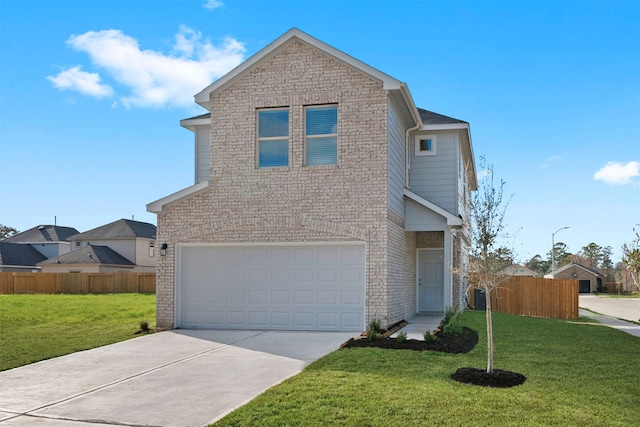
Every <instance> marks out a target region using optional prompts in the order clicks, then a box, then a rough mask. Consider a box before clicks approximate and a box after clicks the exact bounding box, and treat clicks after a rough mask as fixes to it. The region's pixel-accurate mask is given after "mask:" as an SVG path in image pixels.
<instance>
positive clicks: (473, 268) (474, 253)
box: [469, 158, 511, 373]
mask: <svg viewBox="0 0 640 427" xmlns="http://www.w3.org/2000/svg"><path fill="white" fill-rule="evenodd" d="M480 166H481V171H482V178H481V179H480V181H479V182H478V191H476V192H475V193H474V195H473V197H472V200H471V233H472V245H471V259H470V262H469V273H470V274H471V277H472V280H473V285H474V286H475V287H476V288H478V289H481V290H483V291H484V292H485V297H486V300H487V308H486V317H487V319H486V320H487V372H490V373H491V372H493V353H494V345H493V318H492V307H491V298H492V294H493V291H494V290H495V289H496V288H498V287H499V286H500V285H501V284H502V283H504V282H505V281H506V280H507V279H508V276H506V275H505V274H502V273H501V272H500V270H501V269H502V267H503V265H502V263H501V262H500V261H499V259H497V258H496V257H495V256H492V251H493V248H494V247H495V246H496V244H497V243H498V240H499V238H501V237H502V232H503V230H504V226H505V224H504V216H505V213H506V209H507V206H508V205H509V202H510V200H511V197H509V199H508V200H504V199H503V189H504V184H505V182H504V181H502V180H500V183H499V185H498V186H496V185H495V183H494V177H493V166H492V165H486V164H485V159H484V158H481V164H480Z"/></svg>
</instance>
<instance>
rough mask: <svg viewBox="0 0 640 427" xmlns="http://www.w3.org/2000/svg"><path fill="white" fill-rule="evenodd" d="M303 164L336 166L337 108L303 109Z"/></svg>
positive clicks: (314, 107)
mask: <svg viewBox="0 0 640 427" xmlns="http://www.w3.org/2000/svg"><path fill="white" fill-rule="evenodd" d="M304 123H305V157H306V158H305V164H306V165H308V166H312V165H336V164H338V107H337V106H336V105H323V106H319V107H317V106H313V107H305V121H304Z"/></svg>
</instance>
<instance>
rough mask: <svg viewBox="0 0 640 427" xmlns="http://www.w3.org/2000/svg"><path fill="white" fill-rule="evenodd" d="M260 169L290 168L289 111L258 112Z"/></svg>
mask: <svg viewBox="0 0 640 427" xmlns="http://www.w3.org/2000/svg"><path fill="white" fill-rule="evenodd" d="M257 152H258V153H257V162H258V167H259V168H272V167H279V166H289V110H288V109H287V108H270V109H264V110H258V149H257Z"/></svg>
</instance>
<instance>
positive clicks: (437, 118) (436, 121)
mask: <svg viewBox="0 0 640 427" xmlns="http://www.w3.org/2000/svg"><path fill="white" fill-rule="evenodd" d="M418 112H419V113H420V118H421V119H422V123H423V124H425V125H448V124H454V123H467V122H465V121H463V120H458V119H454V118H453V117H448V116H443V115H442V114H438V113H434V112H433V111H428V110H424V109H422V108H418Z"/></svg>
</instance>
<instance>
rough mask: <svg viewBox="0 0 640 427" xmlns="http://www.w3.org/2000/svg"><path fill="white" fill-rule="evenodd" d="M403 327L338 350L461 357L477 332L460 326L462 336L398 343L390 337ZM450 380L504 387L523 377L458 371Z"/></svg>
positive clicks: (356, 340)
mask: <svg viewBox="0 0 640 427" xmlns="http://www.w3.org/2000/svg"><path fill="white" fill-rule="evenodd" d="M405 325H407V322H406V321H402V322H399V323H397V324H395V325H393V326H392V327H391V328H389V329H387V330H385V331H380V333H379V334H378V337H377V338H376V339H375V340H369V339H368V338H367V337H366V335H365V334H364V333H363V335H362V336H360V337H357V338H351V339H350V340H349V341H347V342H345V343H344V344H342V345H341V346H340V348H383V349H390V350H414V351H438V352H441V353H452V354H464V353H468V352H470V351H471V350H473V348H474V347H475V346H476V344H477V343H478V333H477V332H476V331H474V330H473V329H470V328H467V327H466V326H463V327H462V333H461V334H460V335H458V336H447V335H444V334H443V333H442V332H440V331H438V332H436V334H435V337H436V339H435V341H432V342H425V341H422V340H413V339H411V340H406V341H401V342H399V341H398V340H397V339H396V338H391V337H390V335H392V334H393V333H395V332H396V331H398V330H399V329H401V328H403V327H404V326H405ZM451 379H453V380H454V381H458V382H460V383H465V384H474V385H479V386H483V387H499V388H508V387H515V386H518V385H520V384H523V383H524V382H525V381H526V380H527V378H526V377H525V376H524V375H522V374H519V373H517V372H511V371H503V370H501V369H494V370H493V372H487V371H486V369H478V368H468V367H466V368H460V369H458V370H457V371H456V372H455V373H454V374H452V375H451Z"/></svg>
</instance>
